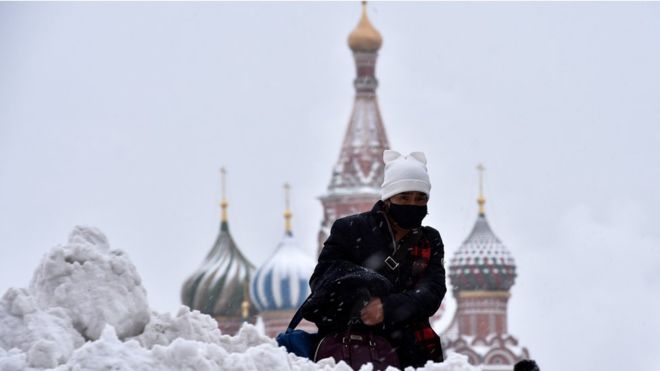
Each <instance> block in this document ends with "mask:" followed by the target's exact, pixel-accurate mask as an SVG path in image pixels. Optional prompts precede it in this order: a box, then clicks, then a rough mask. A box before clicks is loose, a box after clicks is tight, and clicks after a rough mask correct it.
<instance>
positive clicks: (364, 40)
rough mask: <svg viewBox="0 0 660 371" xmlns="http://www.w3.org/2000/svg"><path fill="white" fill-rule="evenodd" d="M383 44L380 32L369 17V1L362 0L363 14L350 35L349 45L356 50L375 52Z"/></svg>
mask: <svg viewBox="0 0 660 371" xmlns="http://www.w3.org/2000/svg"><path fill="white" fill-rule="evenodd" d="M382 44H383V38H382V36H380V32H378V30H376V28H374V26H373V25H372V24H371V22H370V21H369V18H368V17H367V2H366V1H363V2H362V16H361V17H360V22H359V23H358V25H357V26H356V27H355V29H354V30H353V31H352V32H351V33H350V35H348V46H350V47H351V49H352V50H353V51H354V52H375V51H378V49H380V46H381V45H382Z"/></svg>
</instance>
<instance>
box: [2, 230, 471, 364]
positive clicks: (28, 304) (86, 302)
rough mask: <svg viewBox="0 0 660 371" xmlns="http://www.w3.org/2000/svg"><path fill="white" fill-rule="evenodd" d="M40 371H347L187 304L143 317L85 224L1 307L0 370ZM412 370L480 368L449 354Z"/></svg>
mask: <svg viewBox="0 0 660 371" xmlns="http://www.w3.org/2000/svg"><path fill="white" fill-rule="evenodd" d="M47 369H48V370H53V371H73V370H90V371H94V370H99V371H101V370H145V371H149V370H153V371H157V370H158V371H160V370H172V371H175V370H182V369H186V370H193V371H203V370H204V371H205V370H209V371H210V370H228V371H239V370H264V371H266V370H269V371H270V370H293V371H316V370H327V371H330V370H335V371H351V368H350V367H349V366H348V365H347V364H346V363H344V362H339V363H338V364H336V363H335V362H334V360H332V359H325V360H322V361H320V362H317V363H314V362H312V361H310V360H308V359H306V358H300V357H297V356H295V355H293V354H289V353H287V352H286V350H285V349H284V348H281V347H277V343H276V342H275V341H274V340H273V339H271V338H269V337H266V336H263V331H259V327H257V326H253V325H250V324H244V325H243V327H242V328H241V329H240V331H239V333H238V334H237V335H236V336H228V335H223V334H222V333H221V332H220V330H219V329H218V327H217V323H216V322H215V320H214V319H212V318H211V317H209V316H207V315H204V314H201V313H199V312H198V311H192V312H191V311H190V310H189V309H188V308H187V307H182V308H181V309H180V310H179V312H178V313H177V314H176V315H175V316H171V315H170V314H160V313H156V312H150V311H149V307H148V304H147V298H146V292H145V290H144V288H143V287H142V285H141V281H140V276H139V275H138V273H137V271H136V269H135V266H134V265H133V264H132V263H131V262H130V260H129V259H128V257H127V256H126V255H125V254H124V253H123V252H121V251H119V250H111V249H110V246H109V244H108V241H107V239H106V237H105V236H104V235H103V233H101V232H100V231H98V230H97V229H94V228H86V227H76V228H74V230H73V232H71V235H70V236H69V241H68V242H67V244H66V245H64V246H58V247H55V248H53V249H52V250H51V251H50V252H49V253H48V254H46V256H45V257H44V258H43V259H42V262H41V263H40V265H39V266H38V268H37V270H36V271H35V273H34V277H33V278H32V282H31V284H30V288H29V289H16V288H11V289H9V290H8V291H7V293H5V295H4V296H3V297H2V299H1V300H0V371H18V370H32V371H37V370H47ZM371 370H372V366H371V364H369V365H365V366H363V367H362V371H371ZM390 370H393V368H391V369H390ZM411 370H412V368H408V369H407V371H411ZM418 370H424V371H477V370H478V369H477V368H475V367H473V366H470V365H469V364H468V363H467V359H466V357H464V356H462V355H458V354H452V355H450V356H449V357H448V359H447V360H446V361H445V362H444V363H441V364H434V363H428V364H427V365H426V366H425V367H422V368H419V369H418Z"/></svg>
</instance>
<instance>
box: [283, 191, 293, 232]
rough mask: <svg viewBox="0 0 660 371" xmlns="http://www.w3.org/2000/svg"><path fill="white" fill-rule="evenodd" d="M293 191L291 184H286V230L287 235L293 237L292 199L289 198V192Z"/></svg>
mask: <svg viewBox="0 0 660 371" xmlns="http://www.w3.org/2000/svg"><path fill="white" fill-rule="evenodd" d="M290 191H291V186H290V185H289V183H284V205H285V210H284V228H285V231H286V234H288V235H291V234H292V232H291V217H292V216H293V214H292V213H291V204H290V201H291V200H290V198H289V192H290Z"/></svg>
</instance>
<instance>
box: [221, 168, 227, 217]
mask: <svg viewBox="0 0 660 371" xmlns="http://www.w3.org/2000/svg"><path fill="white" fill-rule="evenodd" d="M226 176H227V171H226V170H225V168H224V167H221V168H220V187H221V191H222V201H220V207H221V208H222V221H223V222H226V221H227V206H228V205H229V204H228V203H227V188H226V184H225V178H226Z"/></svg>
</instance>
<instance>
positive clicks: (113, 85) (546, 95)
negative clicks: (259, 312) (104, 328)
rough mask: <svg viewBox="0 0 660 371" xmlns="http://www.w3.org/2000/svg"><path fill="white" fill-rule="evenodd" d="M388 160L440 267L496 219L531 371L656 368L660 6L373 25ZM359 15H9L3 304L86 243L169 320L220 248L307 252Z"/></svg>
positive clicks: (468, 12) (338, 130)
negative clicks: (424, 207)
mask: <svg viewBox="0 0 660 371" xmlns="http://www.w3.org/2000/svg"><path fill="white" fill-rule="evenodd" d="M369 8H370V18H371V20H372V22H373V23H374V25H375V26H376V27H377V28H378V29H379V30H380V31H381V33H382V35H383V37H384V44H383V48H382V49H381V53H380V59H379V64H378V67H377V74H378V77H379V80H380V88H379V90H378V94H379V98H380V105H381V110H382V115H383V119H384V122H385V126H386V129H387V131H388V135H389V139H390V142H391V144H392V146H393V148H394V149H397V150H400V151H402V152H403V151H411V150H422V151H425V152H426V154H427V157H428V159H429V167H430V172H431V179H432V183H433V191H432V197H431V201H430V212H431V215H430V216H429V217H428V218H427V222H428V223H429V224H430V225H432V226H434V227H436V228H437V229H439V230H440V232H441V234H442V235H443V238H444V240H445V244H446V252H447V256H448V257H449V256H451V254H452V253H453V251H455V250H456V248H458V246H459V245H460V243H461V242H462V240H463V238H465V236H467V234H468V232H469V231H470V228H471V227H472V224H473V222H474V220H475V218H476V213H477V205H476V197H477V189H478V186H477V178H478V177H477V172H476V170H475V166H476V164H477V163H479V162H483V163H484V164H485V166H486V167H487V173H486V183H485V192H486V197H487V204H486V210H487V215H488V218H489V220H490V222H491V226H492V227H493V228H494V230H495V232H496V233H497V234H498V236H499V237H500V238H501V239H502V240H503V241H504V243H505V244H506V245H507V246H508V247H509V249H510V250H511V252H512V253H513V255H514V257H515V259H516V262H517V264H518V274H519V275H518V279H517V282H516V285H515V286H514V287H513V289H512V294H513V296H512V299H511V301H510V305H509V325H510V326H509V327H510V332H511V333H512V334H514V335H515V336H517V337H518V338H519V339H520V341H521V343H522V344H523V345H525V346H527V347H528V348H529V350H530V353H531V355H532V357H533V358H536V359H537V360H538V361H539V363H540V365H541V367H542V369H543V370H544V371H564V370H603V371H604V370H608V371H610V370H611V371H615V370H616V371H618V370H622V369H629V370H633V369H638V370H641V369H644V370H659V369H660V352H658V349H660V340H659V339H658V334H659V333H660V319H659V318H658V315H657V313H660V269H659V268H660V251H659V249H660V229H659V228H658V225H659V221H660V216H658V215H659V214H658V212H657V210H658V209H660V196H659V195H658V192H657V188H658V185H659V184H660V164H659V158H660V156H659V155H660V150H659V149H658V146H659V145H660V104H659V102H660V67H659V66H660V49H659V48H658V45H660V43H659V38H660V3H633V4H630V3H593V2H583V3H566V2H559V3H538V2H535V3H370V4H369ZM359 12H360V6H359V4H358V3H111V4H110V3H0V293H2V292H4V291H5V290H6V289H7V288H9V287H12V286H17V287H22V286H27V285H28V283H29V280H30V278H31V275H32V272H33V270H34V268H35V267H36V266H37V263H38V261H39V259H40V258H41V256H42V255H43V254H44V253H45V252H46V251H47V250H48V249H49V248H50V247H52V246H54V245H56V244H58V243H62V242H64V241H65V240H66V237H67V234H68V232H69V231H70V230H71V229H72V227H73V226H74V225H76V224H85V225H93V226H96V227H98V228H100V229H101V230H103V231H104V232H105V233H106V234H107V236H108V238H109V239H110V242H111V244H112V246H113V247H114V248H120V249H123V250H125V251H127V252H128V253H129V255H130V257H131V258H132V260H133V262H134V263H135V264H136V266H137V267H138V270H139V272H140V273H141V275H142V279H143V281H144V285H145V287H146V288H147V290H148V294H149V300H150V303H151V306H152V307H153V308H156V309H158V310H161V311H170V312H171V311H174V310H176V309H177V307H178V305H179V290H180V286H181V283H182V282H183V280H184V279H185V278H186V277H187V276H188V275H189V274H190V273H192V272H193V271H194V269H195V268H196V267H197V265H198V264H199V263H200V262H201V260H202V259H203V257H204V256H205V254H206V253H207V251H208V250H209V248H210V247H211V244H212V243H213V241H214V238H215V236H216V234H217V230H218V225H219V207H218V202H219V198H220V190H219V174H218V169H219V168H220V166H223V165H224V166H226V167H227V170H228V174H229V177H228V187H229V189H228V195H229V201H230V209H229V215H230V225H231V230H232V233H233V235H234V237H235V239H236V241H237V243H238V244H239V246H240V247H241V248H242V249H243V251H244V252H245V253H246V255H247V256H248V257H249V258H250V259H251V260H252V261H253V262H254V263H255V264H257V265H259V264H261V263H262V262H263V261H264V260H265V259H266V258H267V257H268V255H269V254H270V253H271V252H272V250H273V249H274V247H275V246H276V244H277V243H278V241H279V240H280V238H281V237H282V234H283V227H284V223H283V218H282V212H283V206H284V200H283V191H282V184H283V183H284V182H287V181H288V182H290V183H291V184H292V186H293V190H292V206H293V212H294V219H293V223H294V233H295V234H296V235H297V236H298V238H299V240H300V242H301V243H302V244H303V245H304V246H306V247H307V248H308V249H309V252H310V254H311V253H313V251H314V250H315V248H316V245H315V238H316V233H317V232H318V228H319V224H320V221H321V206H320V203H319V202H318V200H317V197H318V196H319V195H321V194H322V193H323V192H324V191H325V187H326V186H327V184H328V181H329V179H330V173H331V169H332V167H333V165H334V163H335V161H336V159H337V156H338V153H339V148H340V145H341V139H342V137H343V135H344V131H345V129H346V124H347V120H348V117H349V114H350V110H351V104H352V99H353V88H352V79H353V77H354V66H353V60H352V57H351V54H350V50H349V49H348V47H347V45H346V38H347V36H348V33H349V32H350V31H351V30H352V29H353V27H354V26H355V24H356V23H357V20H358V17H359Z"/></svg>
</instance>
